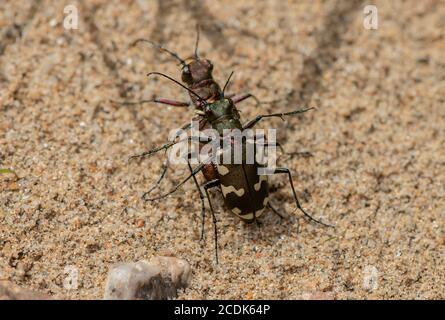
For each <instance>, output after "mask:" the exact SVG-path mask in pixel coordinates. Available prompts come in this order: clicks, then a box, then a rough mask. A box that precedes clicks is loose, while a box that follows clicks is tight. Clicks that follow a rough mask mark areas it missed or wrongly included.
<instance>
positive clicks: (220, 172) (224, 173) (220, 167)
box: [216, 165, 229, 176]
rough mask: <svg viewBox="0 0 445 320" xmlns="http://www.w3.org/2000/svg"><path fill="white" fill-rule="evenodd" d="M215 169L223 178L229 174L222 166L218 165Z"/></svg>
mask: <svg viewBox="0 0 445 320" xmlns="http://www.w3.org/2000/svg"><path fill="white" fill-rule="evenodd" d="M216 168H217V169H218V173H219V174H220V175H222V176H225V175H226V174H228V173H229V169H227V167H225V166H223V165H218V166H217V167H216Z"/></svg>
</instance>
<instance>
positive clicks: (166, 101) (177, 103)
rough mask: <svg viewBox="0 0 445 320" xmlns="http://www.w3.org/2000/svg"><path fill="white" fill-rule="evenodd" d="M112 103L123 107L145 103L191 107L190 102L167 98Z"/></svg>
mask: <svg viewBox="0 0 445 320" xmlns="http://www.w3.org/2000/svg"><path fill="white" fill-rule="evenodd" d="M110 101H111V102H112V103H115V104H122V105H136V104H144V103H151V102H154V103H160V104H166V105H169V106H172V107H188V106H189V105H190V102H183V101H176V100H171V99H165V98H154V99H146V100H139V101H115V100H110Z"/></svg>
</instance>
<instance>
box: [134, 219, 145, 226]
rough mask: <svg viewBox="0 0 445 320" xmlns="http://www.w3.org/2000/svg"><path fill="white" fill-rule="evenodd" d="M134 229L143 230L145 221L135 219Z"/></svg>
mask: <svg viewBox="0 0 445 320" xmlns="http://www.w3.org/2000/svg"><path fill="white" fill-rule="evenodd" d="M135 225H136V227H138V228H143V227H144V226H145V220H144V219H137V220H136V222H135Z"/></svg>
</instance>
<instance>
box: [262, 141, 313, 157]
mask: <svg viewBox="0 0 445 320" xmlns="http://www.w3.org/2000/svg"><path fill="white" fill-rule="evenodd" d="M256 143H258V142H256ZM258 144H259V145H261V146H264V147H266V148H267V147H268V146H271V145H274V144H273V143H269V142H265V143H258ZM275 146H277V147H278V148H279V149H280V151H281V152H282V153H283V154H285V155H288V156H291V157H293V156H298V157H302V158H310V157H313V155H312V153H311V152H309V151H302V152H299V151H296V152H287V151H286V150H285V149H284V147H283V145H282V144H281V143H279V142H275Z"/></svg>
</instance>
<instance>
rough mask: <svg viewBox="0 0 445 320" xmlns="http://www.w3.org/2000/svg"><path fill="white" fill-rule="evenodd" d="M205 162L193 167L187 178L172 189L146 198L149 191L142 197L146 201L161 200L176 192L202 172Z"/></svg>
mask: <svg viewBox="0 0 445 320" xmlns="http://www.w3.org/2000/svg"><path fill="white" fill-rule="evenodd" d="M204 165H205V163H201V164H200V165H199V166H197V167H196V168H195V169H193V171H192V172H191V174H190V175H189V176H188V177H187V178H185V179H184V180H182V181H181V182H180V183H178V184H177V185H176V186H175V187H174V188H173V189H171V190H170V191H169V192H167V193H165V194H163V195H160V196H157V197H154V198H146V196H147V193H144V194H143V195H142V199H144V200H145V201H154V200H160V199H163V198H165V197H167V196H169V195H171V194H172V193H174V192H175V191H177V190H178V189H179V188H180V187H181V186H182V185H183V184H184V183H186V182H187V181H188V180H190V178H192V177H194V176H195V175H196V174H197V173H198V172H200V171H201V170H202V168H203V167H204Z"/></svg>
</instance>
